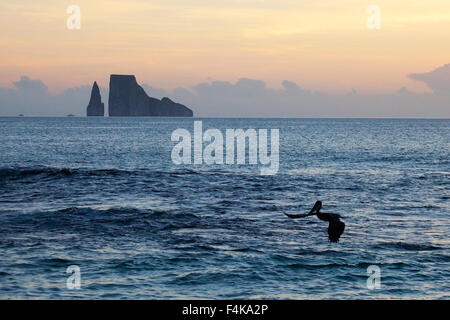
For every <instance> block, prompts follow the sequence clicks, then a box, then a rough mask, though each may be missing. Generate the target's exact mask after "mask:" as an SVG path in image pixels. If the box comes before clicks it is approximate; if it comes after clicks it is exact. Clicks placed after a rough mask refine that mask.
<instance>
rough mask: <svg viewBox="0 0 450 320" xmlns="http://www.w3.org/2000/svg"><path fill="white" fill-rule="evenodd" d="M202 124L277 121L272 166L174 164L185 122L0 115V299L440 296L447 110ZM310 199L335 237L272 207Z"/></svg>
mask: <svg viewBox="0 0 450 320" xmlns="http://www.w3.org/2000/svg"><path fill="white" fill-rule="evenodd" d="M202 120H203V127H204V129H207V128H218V129H220V130H222V131H223V132H225V129H226V128H243V129H247V128H256V129H258V128H266V129H271V128H278V129H280V170H279V172H278V174H277V175H275V176H261V175H260V174H259V170H258V168H257V167H256V166H229V165H228V166H227V165H223V166H207V165H195V166H194V165H192V166H182V167H180V166H175V165H174V164H172V161H171V158H170V154H171V150H172V147H173V146H174V144H175V143H173V142H171V140H170V137H171V133H172V131H173V130H175V129H177V128H186V129H188V130H189V131H191V132H192V131H193V121H194V120H193V119H163V118H99V119H90V118H89V119H88V118H0V256H1V259H0V298H2V299H9V298H13V299H14V298H26V299H29V298H51V299H60V298H63V299H66V298H103V299H115V298H128V299H130V298H138V299H142V298H143V299H148V298H150V299H161V298H174V299H179V298H225V299H235V298H252V299H253V298H277V299H322V298H326V299H335V298H338V299H372V298H377V299H379V298H394V299H400V298H428V299H430V298H441V299H448V298H449V297H450V281H449V280H450V268H449V262H450V250H449V244H450V241H449V231H450V230H449V229H450V228H449V222H448V221H449V213H450V179H449V178H450V160H449V159H450V152H449V150H450V120H357V119H352V120H345V119H339V120H338V119H335V120H333V119H202ZM317 199H320V200H322V201H323V206H324V208H323V210H324V211H330V212H338V213H340V214H341V215H343V216H344V221H345V223H346V231H345V233H344V235H343V236H342V238H341V241H340V242H339V243H337V244H336V243H329V242H328V240H327V224H326V223H324V222H321V221H320V220H318V219H317V218H315V217H310V218H306V219H298V220H290V219H288V218H286V217H285V216H284V215H283V213H282V212H283V211H286V212H291V213H305V212H307V211H308V210H309V209H310V208H311V207H312V206H313V204H314V202H315V201H316V200H317ZM70 265H78V266H79V267H80V269H81V289H80V290H75V291H73V290H68V289H67V288H66V280H67V277H68V276H69V274H67V273H66V268H67V267H68V266H70ZM371 265H376V266H378V267H380V269H381V288H380V289H377V290H369V289H368V288H367V284H366V281H367V268H368V267H369V266H371Z"/></svg>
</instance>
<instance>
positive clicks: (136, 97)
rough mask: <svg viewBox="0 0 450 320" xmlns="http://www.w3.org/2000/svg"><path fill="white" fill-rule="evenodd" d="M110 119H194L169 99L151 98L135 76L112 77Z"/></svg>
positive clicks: (114, 75) (110, 85)
mask: <svg viewBox="0 0 450 320" xmlns="http://www.w3.org/2000/svg"><path fill="white" fill-rule="evenodd" d="M109 116H110V117H192V116H193V112H192V110H191V109H189V108H187V107H186V106H184V105H182V104H179V103H175V102H173V101H172V100H170V99H169V98H163V99H162V100H159V99H156V98H152V97H149V96H148V95H147V94H146V93H145V91H144V89H143V88H142V87H141V86H140V85H138V84H137V82H136V78H135V76H133V75H116V74H113V75H111V78H110V81H109Z"/></svg>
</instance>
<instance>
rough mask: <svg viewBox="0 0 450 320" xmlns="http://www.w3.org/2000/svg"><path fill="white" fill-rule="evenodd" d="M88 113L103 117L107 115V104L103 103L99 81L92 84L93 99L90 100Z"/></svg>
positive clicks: (90, 115)
mask: <svg viewBox="0 0 450 320" xmlns="http://www.w3.org/2000/svg"><path fill="white" fill-rule="evenodd" d="M86 114H87V116H88V117H92V116H98V117H103V116H104V115H105V105H104V104H103V103H102V97H101V95H100V89H99V88H98V85H97V82H94V85H93V86H92V91H91V100H89V105H88V106H87V110H86Z"/></svg>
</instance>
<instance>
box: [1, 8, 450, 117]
mask: <svg viewBox="0 0 450 320" xmlns="http://www.w3.org/2000/svg"><path fill="white" fill-rule="evenodd" d="M73 4H75V5H77V6H79V8H80V10H81V25H80V29H75V30H69V29H68V28H67V19H68V18H69V16H70V14H68V13H67V12H66V9H67V7H68V6H70V5H73ZM370 5H376V6H378V7H379V9H380V17H381V25H380V28H379V29H369V28H368V26H367V20H368V19H369V17H370V14H369V13H368V12H367V8H368V7H369V6H370ZM0 28H1V30H2V32H1V35H0V49H1V50H0V115H1V114H3V115H6V114H8V115H9V114H16V113H17V112H16V111H20V110H23V111H24V112H27V113H36V114H39V113H40V111H39V110H38V109H36V110H34V112H33V110H28V109H26V108H23V107H22V109H21V107H20V105H21V104H26V103H28V102H27V100H26V99H25V98H24V96H26V95H27V96H28V97H29V99H30V100H31V101H36V99H37V98H40V99H41V100H40V101H41V102H40V103H37V102H36V103H37V104H38V105H42V106H45V105H46V106H47V107H48V108H50V109H48V110H47V109H46V110H43V109H42V114H47V113H51V112H52V110H51V108H52V106H54V105H55V104H58V105H60V104H67V105H73V108H72V107H70V108H69V107H68V109H67V112H66V113H69V111H71V112H72V111H73V112H75V113H80V112H82V109H80V110H78V109H77V108H76V105H75V102H76V103H78V102H79V103H80V104H82V108H85V106H84V105H85V104H87V101H88V100H89V97H88V96H89V87H90V86H91V85H92V83H93V81H97V82H98V83H99V85H100V86H101V87H102V88H103V91H104V92H106V91H105V90H106V89H107V88H108V81H109V75H110V74H112V73H114V74H121V73H122V74H135V75H136V78H137V79H138V82H139V83H141V84H146V86H147V89H150V88H159V89H158V90H159V91H158V90H155V92H148V93H149V94H151V95H152V94H154V95H157V93H167V95H169V96H171V97H175V98H181V99H184V100H182V101H180V102H181V103H185V104H188V103H196V105H195V106H192V108H193V109H194V111H195V107H197V109H198V110H199V115H208V116H209V115H212V116H213V115H223V114H224V110H223V108H222V107H221V106H218V105H217V104H216V105H215V106H216V107H217V110H214V108H213V109H211V106H208V105H207V104H208V101H211V93H210V92H209V93H207V92H206V91H208V90H213V91H214V90H215V91H214V92H218V90H219V91H220V92H222V91H224V90H225V91H226V92H227V93H224V95H221V94H222V93H223V92H222V93H221V94H219V93H217V96H214V97H213V98H214V99H213V100H214V101H215V100H218V99H219V98H223V99H226V98H227V97H228V95H227V94H230V90H228V89H229V88H228V89H227V88H226V86H227V85H231V86H232V87H236V88H234V89H237V90H240V88H241V87H242V85H244V86H245V85H247V86H250V87H251V88H252V89H251V90H253V89H255V88H256V89H255V90H256V91H255V92H258V91H257V90H258V89H257V87H258V86H260V85H261V84H262V85H263V87H264V90H265V92H266V93H267V94H269V95H272V96H273V97H275V96H276V97H277V98H273V99H274V100H270V99H269V100H270V101H272V102H273V103H286V110H285V112H282V114H283V115H287V116H289V115H292V116H301V115H303V114H312V113H311V112H303V113H302V112H299V111H298V110H293V112H291V111H288V110H291V109H293V108H295V106H296V105H298V104H299V103H301V102H304V101H307V102H308V103H309V105H316V104H318V105H319V106H320V107H324V104H326V108H325V107H324V108H323V111H324V114H322V113H320V114H319V115H323V116H325V115H327V114H330V115H331V114H336V113H337V115H339V114H342V115H348V114H352V109H351V108H350V107H349V108H348V110H346V111H345V112H342V113H340V112H339V110H338V109H339V108H340V109H342V108H346V106H345V105H344V106H342V105H339V104H336V108H335V109H332V108H333V103H332V101H333V99H334V100H336V99H341V100H342V99H343V98H342V96H344V97H346V96H348V95H353V96H355V95H358V97H360V96H361V97H362V98H363V99H362V100H359V99H356V100H355V101H353V100H352V102H351V104H352V103H366V104H368V105H372V102H373V99H375V100H377V99H378V100H377V101H380V99H381V98H380V97H388V96H389V98H386V99H388V100H389V101H392V99H394V100H395V97H396V96H398V94H410V95H417V96H418V97H421V98H423V97H427V99H434V100H433V101H434V102H432V103H434V104H433V108H435V109H433V108H431V109H433V110H431V111H430V112H427V110H426V109H424V110H422V111H421V112H419V113H420V114H423V115H422V116H427V115H429V116H445V115H447V116H450V111H448V110H447V109H446V108H445V106H446V101H443V100H442V99H441V98H442V96H445V95H446V93H445V90H446V88H448V82H446V81H447V80H448V79H449V78H448V75H449V73H450V71H449V68H448V67H446V65H447V64H449V63H450V41H449V39H450V1H448V0H427V1H424V0H421V1H417V0H396V1H392V0H388V1H385V0H372V1H364V0H321V1H315V0H221V1H217V0H189V1H186V0H129V1H121V0H108V1H107V0H96V1H86V0H70V1H61V0H39V1H35V0H14V1H11V0H3V1H2V2H0ZM434 70H438V71H437V74H436V73H435V74H432V72H433V71H434ZM412 75H415V76H412ZM427 77H428V78H427ZM430 77H432V78H433V79H430ZM246 79H247V80H252V81H253V82H251V81H247V82H246V81H245V80H246ZM33 81H34V82H33ZM224 83H225V84H227V85H225V88H222V87H220V84H224ZM292 83H293V84H294V85H295V86H297V87H298V88H300V89H301V90H302V91H304V92H309V94H312V95H316V97H315V98H314V99H313V100H311V99H312V98H311V99H310V100H308V99H306V100H305V99H304V96H305V95H303V96H301V97H303V100H302V99H300V98H301V97H300V96H298V92H297V96H295V95H290V96H289V98H288V101H286V99H285V98H283V99H284V100H283V99H282V98H280V97H279V96H280V94H281V95H283V94H287V93H286V92H285V91H287V90H289V84H292ZM286 84H287V86H288V89H286ZM253 85H255V86H256V87H255V88H253V87H252V86H253ZM30 86H31V87H30ZM33 86H37V87H36V88H34V87H33ZM25 87H26V89H24V88H25ZM218 87H220V88H219V89H218ZM438 87H439V88H440V89H437V88H438ZM30 88H34V89H32V90H31V89H30ZM181 88H183V89H181ZM442 88H444V89H442ZM241 89H242V88H241ZM260 89H261V88H260ZM290 89H291V90H293V87H292V86H291V87H290ZM24 90H28V92H27V93H26V94H25V93H24ZM29 90H31V91H29ZM33 90H34V91H33ZM183 90H185V91H183ZM202 90H203V91H202ZM221 90H222V91H221ZM227 90H228V91H227ZM251 90H250V91H249V92H252V91H251ZM85 91H87V92H88V93H87V95H88V96H87V97H86V98H84V100H86V101H84V100H83V98H82V95H83V94H84V92H85ZM200 91H201V93H200ZM225 91H224V92H225ZM231 92H234V91H231ZM316 93H317V94H319V95H322V96H323V95H325V96H327V97H328V98H327V99H326V102H323V99H322V98H317V94H316ZM290 94H293V92H292V91H290ZM39 95H40V96H39ZM208 95H209V97H210V98H208V99H209V100H208V99H207V98H205V96H208ZM74 96H77V98H76V99H75V98H74ZM294 96H295V97H297V98H295V97H294ZM434 96H439V97H438V98H437V100H439V102H436V97H434ZM31 97H32V98H31ZM67 97H72V100H71V101H67V99H68V98H67ZM339 97H341V98H339ZM58 99H59V100H58ZM77 99H78V100H77ZM280 99H281V100H280ZM295 99H297V100H295ZM321 99H322V100H321ZM345 99H347V98H345ZM345 99H344V101H345V103H346V104H347V102H348V101H347V100H345ZM371 99H372V100H371ZM383 99H384V98H383ZM383 99H381V101H385V100H383ZM19 100H20V101H19ZM104 100H105V99H104ZM328 100H330V101H328ZM416 100H417V99H413V101H416ZM311 101H313V102H314V103H313V102H311ZM421 101H422V100H421ZM50 102H51V103H50ZM221 102H222V104H223V105H226V106H229V105H232V106H229V112H225V113H226V114H228V113H230V116H232V115H234V113H233V112H235V111H238V110H239V108H238V107H236V108H234V109H233V106H236V105H239V106H240V105H244V103H249V105H247V107H248V108H250V109H249V110H247V111H246V112H244V115H249V116H252V115H258V114H259V113H258V112H261V115H263V114H264V115H266V114H269V115H271V114H274V115H277V114H276V112H272V111H270V110H266V109H268V108H270V106H266V104H267V102H265V101H259V100H258V99H253V98H252V99H250V100H249V99H248V98H247V100H246V99H244V98H242V99H241V100H239V101H235V99H234V100H233V101H227V100H225V101H221ZM322 102H323V103H324V104H321V103H322ZM426 102H429V103H431V102H430V101H428V100H427V101H426ZM261 103H263V104H265V105H264V106H263V107H259V104H261ZM349 103H350V102H349ZM392 103H393V104H395V105H398V102H397V101H396V102H392ZM402 103H406V102H405V101H403V100H402ZM442 103H443V105H442ZM6 104H7V105H6ZM50 105H52V106H50ZM388 106H389V105H388ZM384 107H386V105H385V106H384ZM11 108H13V109H11ZM14 108H15V109H14ZM80 108H81V107H80ZM330 108H331V109H330ZM373 108H377V105H376V104H373ZM329 109H330V110H329ZM388 109H389V108H388ZM336 110H337V111H336ZM65 111H66V110H58V112H56V113H57V114H59V113H65ZM244 111H245V110H244ZM388 111H389V110H386V112H387V113H386V114H385V115H386V116H389V112H388ZM313 113H314V112H313ZM280 114H281V113H280ZM364 114H366V115H370V114H374V115H377V114H379V113H377V112H376V110H368V111H367V112H366V113H362V115H364ZM401 114H402V115H406V116H408V115H410V116H413V114H414V115H418V113H417V112H416V111H414V112H411V113H408V112H403V113H402V112H401ZM235 115H242V114H237V113H236V114H235ZM383 115H384V114H383ZM392 115H394V113H392Z"/></svg>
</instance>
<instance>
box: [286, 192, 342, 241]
mask: <svg viewBox="0 0 450 320" xmlns="http://www.w3.org/2000/svg"><path fill="white" fill-rule="evenodd" d="M320 209H322V201H316V203H315V204H314V207H313V208H312V209H311V210H310V211H309V213H307V214H288V213H286V212H285V213H284V214H285V215H286V216H288V217H289V218H291V219H299V218H305V217H309V216H317V218H319V219H320V220H322V221H328V239H329V240H330V241H331V242H339V238H340V237H341V235H342V234H343V233H344V229H345V223H344V222H342V221H341V220H340V219H341V218H342V217H341V216H340V215H339V214H337V213H327V212H320Z"/></svg>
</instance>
